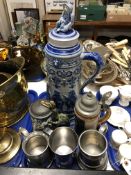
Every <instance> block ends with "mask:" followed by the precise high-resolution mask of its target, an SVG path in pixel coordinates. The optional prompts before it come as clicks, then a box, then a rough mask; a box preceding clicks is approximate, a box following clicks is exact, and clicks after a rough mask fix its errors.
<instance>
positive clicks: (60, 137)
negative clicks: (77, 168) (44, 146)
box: [49, 127, 78, 168]
mask: <svg viewBox="0 0 131 175" xmlns="http://www.w3.org/2000/svg"><path fill="white" fill-rule="evenodd" d="M77 142H78V136H77V134H76V133H75V131H74V130H73V129H71V128H69V127H59V128H56V129H55V130H54V131H53V132H52V133H51V135H50V137H49V147H50V149H51V150H52V152H53V153H54V154H55V156H54V158H55V164H56V166H57V167H59V168H69V167H72V164H73V161H74V157H75V155H74V154H75V151H76V148H77Z"/></svg>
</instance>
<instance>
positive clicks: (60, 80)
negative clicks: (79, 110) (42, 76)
mask: <svg viewBox="0 0 131 175" xmlns="http://www.w3.org/2000/svg"><path fill="white" fill-rule="evenodd" d="M72 21H73V17H72V6H71V4H67V5H65V7H64V11H63V13H62V16H61V17H60V19H59V21H58V22H57V23H56V28H54V29H53V30H51V31H50V32H49V36H48V43H47V44H46V46H45V49H44V51H45V57H46V58H45V59H46V70H47V75H48V83H47V89H48V92H49V94H50V97H51V99H53V100H54V101H55V103H56V107H57V109H58V111H59V112H62V113H66V114H71V113H72V112H73V109H74V105H75V101H76V99H77V96H78V95H79V94H80V93H82V92H83V89H84V87H85V86H86V85H87V84H88V83H90V82H91V81H92V80H93V79H94V78H95V76H96V75H97V74H98V72H99V70H100V68H101V66H102V65H103V61H102V58H101V57H100V56H99V55H98V54H97V53H90V52H84V53H82V46H81V44H80V43H79V41H78V39H79V33H78V32H77V31H76V30H74V29H72V27H71V26H72ZM82 60H92V61H94V62H95V63H96V70H95V71H94V72H95V73H94V75H92V76H91V77H90V78H89V79H88V80H87V81H85V82H84V83H83V85H82V86H81V63H82Z"/></svg>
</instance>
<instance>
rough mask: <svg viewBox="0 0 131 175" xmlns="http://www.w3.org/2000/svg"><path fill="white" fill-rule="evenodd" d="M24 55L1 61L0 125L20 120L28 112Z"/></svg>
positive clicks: (3, 125)
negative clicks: (23, 69) (23, 70)
mask: <svg viewBox="0 0 131 175" xmlns="http://www.w3.org/2000/svg"><path fill="white" fill-rule="evenodd" d="M24 64H25V60H24V58H23V57H19V58H14V59H10V60H8V61H5V62H0V127H5V126H10V125H13V124H14V123H16V122H18V121H19V120H20V119H21V118H22V117H23V116H24V115H25V113H26V112H27V109H28V97H27V82H26V80H25V77H24V75H23V72H22V68H23V66H24Z"/></svg>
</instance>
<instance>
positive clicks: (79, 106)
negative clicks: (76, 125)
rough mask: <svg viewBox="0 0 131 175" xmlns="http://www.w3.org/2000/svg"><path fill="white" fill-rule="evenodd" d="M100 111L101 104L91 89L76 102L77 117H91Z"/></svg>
mask: <svg viewBox="0 0 131 175" xmlns="http://www.w3.org/2000/svg"><path fill="white" fill-rule="evenodd" d="M99 113H100V105H99V103H98V101H97V99H96V97H95V96H94V95H93V93H92V92H91V91H90V92H87V93H86V94H84V95H82V96H81V97H80V98H78V100H77V101H76V103H75V114H76V115H77V117H80V118H88V117H89V118H91V117H95V116H97V115H98V114H99Z"/></svg>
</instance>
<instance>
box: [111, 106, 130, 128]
mask: <svg viewBox="0 0 131 175" xmlns="http://www.w3.org/2000/svg"><path fill="white" fill-rule="evenodd" d="M110 108H111V116H110V118H109V119H108V122H109V123H110V124H111V125H113V126H117V127H124V124H125V122H129V121H130V114H129V113H128V112H127V111H126V110H125V109H124V108H122V107H119V106H111V107H110Z"/></svg>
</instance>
